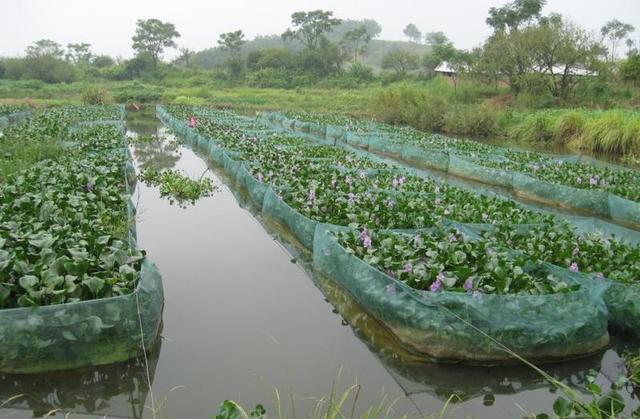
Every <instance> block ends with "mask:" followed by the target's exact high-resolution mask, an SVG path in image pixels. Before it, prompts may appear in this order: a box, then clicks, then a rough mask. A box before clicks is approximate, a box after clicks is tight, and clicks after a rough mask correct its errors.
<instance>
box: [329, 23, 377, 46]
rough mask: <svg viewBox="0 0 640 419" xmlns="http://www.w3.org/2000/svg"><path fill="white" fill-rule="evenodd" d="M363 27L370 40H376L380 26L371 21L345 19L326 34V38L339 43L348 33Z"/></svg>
mask: <svg viewBox="0 0 640 419" xmlns="http://www.w3.org/2000/svg"><path fill="white" fill-rule="evenodd" d="M363 25H364V27H365V28H366V30H367V34H368V35H369V36H370V37H371V39H374V38H376V37H377V36H379V35H380V32H382V26H380V24H379V23H378V22H376V21H375V20H373V19H362V20H352V19H345V20H343V21H342V22H340V24H338V25H336V26H334V27H333V28H332V29H331V32H328V33H327V34H326V38H327V39H328V40H330V41H332V42H340V41H341V40H342V38H344V36H345V35H346V34H347V33H348V32H351V31H353V30H354V29H357V28H359V27H360V26H363Z"/></svg>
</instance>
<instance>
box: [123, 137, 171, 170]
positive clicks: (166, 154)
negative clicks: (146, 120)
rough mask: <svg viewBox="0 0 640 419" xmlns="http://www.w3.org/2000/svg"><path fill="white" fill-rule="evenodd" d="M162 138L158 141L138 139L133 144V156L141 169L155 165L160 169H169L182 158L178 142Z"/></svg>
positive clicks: (154, 166)
mask: <svg viewBox="0 0 640 419" xmlns="http://www.w3.org/2000/svg"><path fill="white" fill-rule="evenodd" d="M154 135H155V134H154ZM161 138H162V137H160V138H159V139H158V140H157V141H138V142H135V143H134V144H133V156H134V157H135V159H136V165H137V166H138V167H139V168H140V169H143V170H146V169H149V168H151V167H153V168H154V169H157V170H158V171H161V170H168V169H172V168H173V167H174V166H175V165H176V163H177V162H178V161H179V160H180V153H179V152H178V148H177V147H176V144H175V143H174V142H172V141H168V140H166V139H161Z"/></svg>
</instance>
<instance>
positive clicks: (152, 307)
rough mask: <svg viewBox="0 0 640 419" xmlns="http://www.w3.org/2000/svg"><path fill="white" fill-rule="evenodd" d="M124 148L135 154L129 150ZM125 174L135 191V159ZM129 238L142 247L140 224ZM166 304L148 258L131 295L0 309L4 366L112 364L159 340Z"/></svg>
mask: <svg viewBox="0 0 640 419" xmlns="http://www.w3.org/2000/svg"><path fill="white" fill-rule="evenodd" d="M102 123H104V122H102ZM94 125H95V124H83V126H84V127H89V126H94ZM74 129H75V130H76V131H77V130H81V129H83V127H77V126H76V127H75V128H74ZM123 138H124V136H123ZM123 153H125V154H126V155H127V156H128V157H129V158H130V157H131V155H130V151H129V150H128V149H124V150H123ZM124 178H125V179H124V180H125V184H126V190H127V192H128V193H130V192H131V191H132V190H133V188H134V187H135V169H133V166H132V165H131V163H130V162H129V163H128V164H127V165H126V166H125V168H124ZM127 213H128V214H127V215H128V219H130V220H133V219H134V216H135V207H134V206H133V204H132V203H131V202H130V201H129V202H128V205H127ZM128 240H129V243H130V245H131V246H132V247H135V246H136V244H135V240H136V231H135V224H133V225H132V226H131V227H130V230H129V238H128ZM163 303H164V296H163V289H162V280H161V276H160V273H159V272H158V269H157V268H156V266H155V265H154V264H153V263H152V262H151V261H149V260H148V259H145V260H144V262H143V263H142V268H141V276H140V280H139V281H138V284H137V286H136V289H135V290H134V291H133V292H132V293H131V294H128V295H122V296H117V297H109V298H102V299H95V300H88V301H80V302H74V303H66V304H59V305H48V306H39V307H26V308H12V309H4V310H0V371H2V372H5V373H37V372H43V371H51V370H63V369H72V368H78V367H84V366H96V365H105V364H112V363H115V362H121V361H125V360H127V359H130V358H132V357H135V356H137V355H139V354H140V353H141V352H142V351H143V348H144V349H147V350H148V349H150V348H151V347H152V346H153V344H154V343H155V342H156V341H157V338H158V334H159V329H160V324H161V321H162V309H163Z"/></svg>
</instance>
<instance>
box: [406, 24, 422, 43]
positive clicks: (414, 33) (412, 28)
mask: <svg viewBox="0 0 640 419" xmlns="http://www.w3.org/2000/svg"><path fill="white" fill-rule="evenodd" d="M402 33H403V34H404V36H406V37H407V38H409V40H411V41H413V42H420V41H421V40H422V32H420V30H419V29H418V27H417V26H416V25H414V24H413V23H409V24H408V25H407V26H405V28H404V29H403V30H402Z"/></svg>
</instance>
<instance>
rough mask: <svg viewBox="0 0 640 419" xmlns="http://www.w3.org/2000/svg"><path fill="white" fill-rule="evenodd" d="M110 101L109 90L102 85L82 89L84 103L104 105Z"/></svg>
mask: <svg viewBox="0 0 640 419" xmlns="http://www.w3.org/2000/svg"><path fill="white" fill-rule="evenodd" d="M107 102H109V92H108V91H107V89H105V88H104V87H102V86H98V85H92V86H88V87H86V88H85V89H84V90H83V91H82V103H84V104H86V105H104V104H105V103H107Z"/></svg>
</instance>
